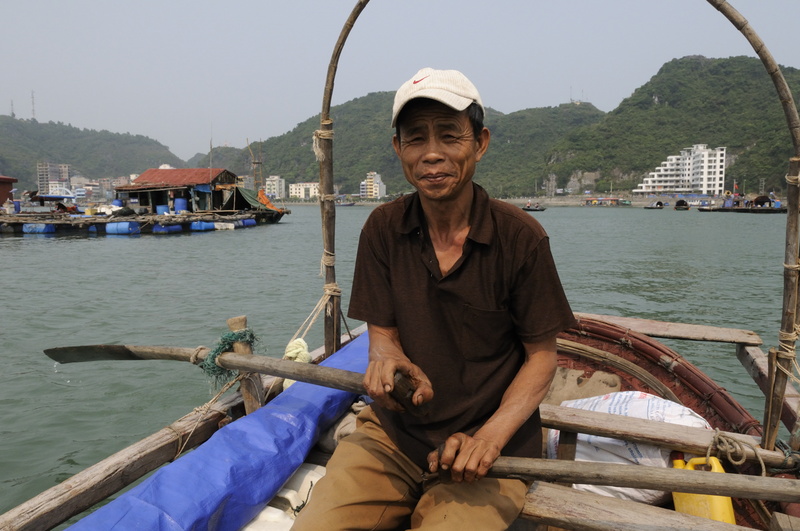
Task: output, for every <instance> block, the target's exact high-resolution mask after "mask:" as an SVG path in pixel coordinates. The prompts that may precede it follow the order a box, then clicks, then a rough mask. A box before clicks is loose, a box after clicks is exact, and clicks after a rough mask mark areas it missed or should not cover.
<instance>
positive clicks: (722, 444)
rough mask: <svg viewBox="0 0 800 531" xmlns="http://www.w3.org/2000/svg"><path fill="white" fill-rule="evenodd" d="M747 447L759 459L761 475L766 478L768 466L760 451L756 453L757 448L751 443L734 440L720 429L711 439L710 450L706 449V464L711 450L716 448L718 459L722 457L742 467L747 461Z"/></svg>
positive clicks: (715, 431) (716, 430)
mask: <svg viewBox="0 0 800 531" xmlns="http://www.w3.org/2000/svg"><path fill="white" fill-rule="evenodd" d="M745 446H746V447H748V448H750V449H751V450H753V453H754V454H755V455H756V457H757V458H758V462H759V463H760V464H761V475H762V476H766V475H767V466H766V465H765V464H764V460H763V459H762V458H761V455H760V454H759V453H758V451H756V448H755V446H753V445H752V444H750V443H747V442H744V441H740V440H737V439H734V438H733V437H731V436H729V435H725V434H723V433H722V432H720V431H719V428H717V429H715V430H714V437H713V438H712V439H711V444H709V445H708V448H707V449H706V462H707V461H708V458H709V457H711V449H712V448H716V451H717V452H716V453H717V455H716V457H720V456H721V455H722V456H724V457H725V458H726V459H727V460H728V461H730V462H731V463H733V464H734V465H742V464H744V462H745V460H746V459H747V454H745V451H744V449H745Z"/></svg>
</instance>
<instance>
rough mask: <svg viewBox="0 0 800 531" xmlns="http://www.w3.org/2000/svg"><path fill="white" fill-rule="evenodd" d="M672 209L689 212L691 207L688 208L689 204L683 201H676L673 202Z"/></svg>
mask: <svg viewBox="0 0 800 531" xmlns="http://www.w3.org/2000/svg"><path fill="white" fill-rule="evenodd" d="M672 208H674V209H675V210H689V209H690V208H691V206H689V203H687V202H686V200H685V199H678V200H677V201H675V206H674V207H672Z"/></svg>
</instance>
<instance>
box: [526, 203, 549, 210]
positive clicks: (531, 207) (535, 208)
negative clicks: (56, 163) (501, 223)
mask: <svg viewBox="0 0 800 531" xmlns="http://www.w3.org/2000/svg"><path fill="white" fill-rule="evenodd" d="M522 210H524V211H525V212H544V211H545V210H547V207H543V206H541V205H539V204H538V203H537V204H535V205H532V206H528V205H525V206H524V207H522Z"/></svg>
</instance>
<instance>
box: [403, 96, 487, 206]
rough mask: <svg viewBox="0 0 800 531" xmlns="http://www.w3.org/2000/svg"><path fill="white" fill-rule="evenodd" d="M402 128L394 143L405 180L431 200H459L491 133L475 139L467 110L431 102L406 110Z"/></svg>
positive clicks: (485, 131)
mask: <svg viewBox="0 0 800 531" xmlns="http://www.w3.org/2000/svg"><path fill="white" fill-rule="evenodd" d="M399 127H400V138H398V137H397V136H395V137H394V138H393V139H392V143H393V145H394V149H395V151H396V152H397V156H398V157H400V163H401V165H402V166H403V173H404V174H405V176H406V180H408V182H409V183H411V185H412V186H413V187H414V188H416V189H417V190H418V191H419V193H420V195H421V196H422V197H423V198H426V199H428V200H434V201H447V200H452V199H456V198H458V197H460V196H461V193H462V192H463V190H464V189H465V187H466V186H467V185H468V184H469V183H470V181H471V180H472V175H473V174H474V173H475V164H476V163H477V162H478V161H479V160H481V157H482V156H483V154H484V153H485V152H486V148H487V147H488V146H489V130H488V129H485V128H484V130H483V131H482V132H481V135H480V137H479V138H477V139H476V138H475V135H474V133H473V131H472V125H471V124H470V121H469V118H468V117H467V113H466V111H462V112H457V111H455V110H453V109H451V108H450V107H448V106H446V105H444V104H441V103H439V102H436V101H432V100H427V101H424V102H422V103H416V102H414V103H413V105H412V106H410V107H409V108H408V109H407V110H404V114H403V116H402V121H401V123H400V126H399Z"/></svg>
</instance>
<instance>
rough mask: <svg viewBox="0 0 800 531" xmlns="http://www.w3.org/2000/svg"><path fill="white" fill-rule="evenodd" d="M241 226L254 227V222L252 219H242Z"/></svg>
mask: <svg viewBox="0 0 800 531" xmlns="http://www.w3.org/2000/svg"><path fill="white" fill-rule="evenodd" d="M242 226H243V227H255V226H256V220H255V219H253V218H249V219H243V220H242Z"/></svg>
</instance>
